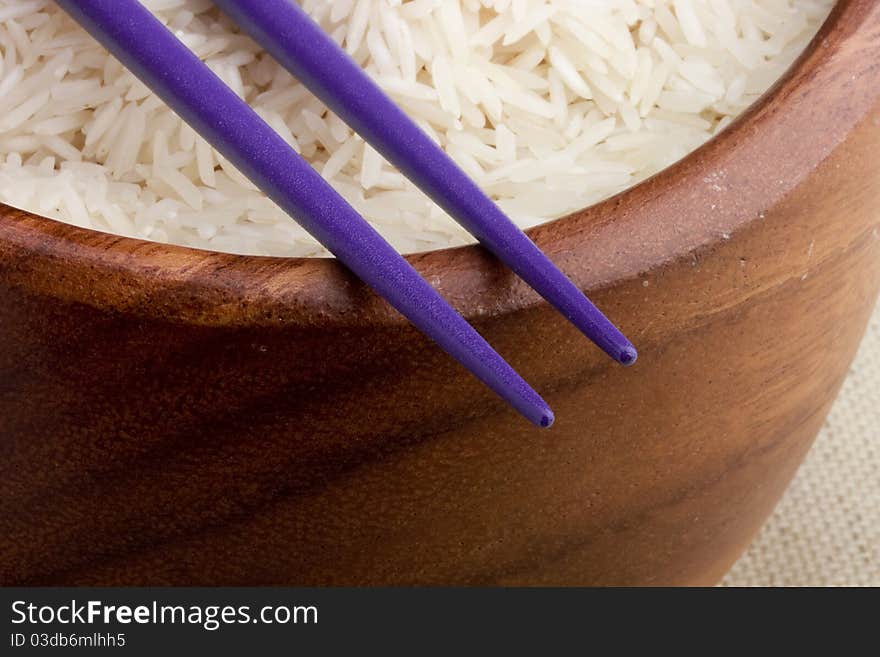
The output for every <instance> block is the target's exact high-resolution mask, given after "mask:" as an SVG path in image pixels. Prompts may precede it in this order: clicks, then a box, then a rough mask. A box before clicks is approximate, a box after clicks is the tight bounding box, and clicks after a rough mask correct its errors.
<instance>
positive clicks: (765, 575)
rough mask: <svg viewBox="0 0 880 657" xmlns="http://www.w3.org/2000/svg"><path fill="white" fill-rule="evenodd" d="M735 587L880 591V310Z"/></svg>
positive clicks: (737, 569) (737, 570)
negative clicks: (836, 587)
mask: <svg viewBox="0 0 880 657" xmlns="http://www.w3.org/2000/svg"><path fill="white" fill-rule="evenodd" d="M723 584H725V585H728V586H834V585H853V586H855V585H861V586H880V306H878V308H877V309H876V310H875V311H874V316H873V318H872V319H871V323H870V325H869V326H868V331H867V333H866V334H865V339H864V341H863V342H862V346H861V348H860V350H859V354H858V356H857V357H856V360H855V362H854V363H853V366H852V370H851V371H850V374H849V376H848V378H847V380H846V382H845V383H844V385H843V389H842V390H841V394H840V397H838V399H837V402H835V404H834V407H833V408H832V410H831V413H830V414H829V416H828V419H827V420H826V422H825V426H824V427H823V428H822V432H821V433H820V434H819V437H818V438H817V439H816V444H815V445H814V447H813V449H812V451H811V452H810V454H809V456H808V457H807V459H806V461H805V462H804V464H803V466H801V469H800V471H799V472H798V474H797V476H796V477H795V480H794V482H792V485H791V487H790V488H789V489H788V492H787V493H786V494H785V497H784V498H783V499H782V502H780V504H779V506H778V507H777V509H776V511H775V513H774V514H773V516H772V517H771V518H770V520H769V521H768V522H767V524H766V526H765V527H764V529H763V530H762V531H761V533H760V534H759V535H758V538H757V539H755V542H754V543H753V544H752V545H751V547H750V548H749V549H748V551H747V552H746V554H745V555H743V557H742V558H741V559H740V560H739V561H738V562H737V563H736V564H735V565H734V567H733V569H732V570H731V571H730V573H728V575H727V577H726V578H725V579H724V582H723Z"/></svg>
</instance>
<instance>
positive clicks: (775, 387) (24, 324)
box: [0, 0, 880, 585]
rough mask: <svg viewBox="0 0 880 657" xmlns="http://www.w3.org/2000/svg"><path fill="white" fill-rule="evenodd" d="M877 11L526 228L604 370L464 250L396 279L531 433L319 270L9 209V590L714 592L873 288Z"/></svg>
mask: <svg viewBox="0 0 880 657" xmlns="http://www.w3.org/2000/svg"><path fill="white" fill-rule="evenodd" d="M878 153H880V3H877V2H874V1H873V0H849V1H842V2H840V3H839V5H838V7H837V9H836V10H835V13H834V14H833V15H832V17H831V19H829V22H828V23H827V24H826V26H825V28H824V29H823V31H822V32H821V33H820V35H819V36H818V37H817V39H816V41H815V42H814V43H813V45H812V46H811V48H810V49H809V50H808V52H807V53H806V54H805V55H804V57H802V58H801V60H799V62H798V64H797V65H796V66H795V67H794V68H793V70H792V71H791V72H790V73H789V74H788V75H787V76H786V78H785V79H784V80H783V81H781V82H780V83H779V84H778V85H777V86H776V87H775V88H774V89H773V90H772V91H771V92H770V93H769V94H768V95H767V96H765V97H764V99H763V100H762V101H761V102H760V103H759V104H758V105H757V106H756V107H754V108H753V109H752V110H751V111H750V112H749V113H748V114H747V115H746V116H744V117H743V118H742V119H741V120H740V121H738V122H737V123H736V124H735V125H734V126H733V127H731V128H730V129H729V130H728V131H726V132H725V133H723V134H722V135H721V136H720V137H719V138H717V139H715V140H713V141H712V142H710V143H709V144H707V145H706V146H705V147H703V148H702V149H700V150H699V151H697V152H696V153H694V154H692V155H691V156H689V157H687V158H686V159H685V160H683V161H682V162H680V163H679V164H677V165H676V166H674V167H672V168H671V169H669V170H667V171H665V172H663V173H661V174H660V175H658V176H656V177H655V178H653V179H651V180H649V181H647V182H645V183H643V184H641V185H639V186H638V187H636V188H633V189H632V190H629V191H627V192H625V193H623V194H621V195H619V196H617V197H615V198H613V199H610V200H608V201H606V202H604V203H601V204H599V205H597V206H594V207H591V208H588V209H587V210H584V211H583V212H581V213H578V214H576V215H574V216H571V217H567V218H565V219H562V220H559V221H556V222H553V223H551V224H548V225H545V226H542V227H540V228H538V229H535V230H534V231H532V232H531V234H532V235H533V236H534V238H535V239H536V241H537V242H538V243H539V245H540V246H541V247H542V248H543V249H545V250H546V251H547V252H548V254H549V255H550V256H551V257H552V258H553V259H554V260H555V261H556V262H557V263H558V264H559V265H560V266H561V267H562V268H563V269H564V270H565V271H566V273H568V274H569V275H570V276H571V277H572V279H573V280H574V281H575V282H576V283H577V284H578V285H579V286H580V287H581V288H582V289H584V290H587V291H588V292H589V293H590V294H591V296H592V298H593V299H594V301H596V302H597V304H598V305H599V306H600V307H601V308H603V309H604V310H605V311H606V312H607V314H608V315H609V316H610V317H611V318H612V319H613V320H615V321H617V322H619V323H620V325H621V326H622V328H623V329H624V330H625V332H627V333H628V335H629V336H630V337H631V338H633V340H634V342H635V343H636V344H637V346H638V347H639V350H640V359H639V362H638V364H637V365H636V366H635V367H634V368H630V369H623V368H620V367H618V366H615V365H614V364H612V363H609V362H608V361H607V360H606V359H605V358H604V357H603V356H602V355H601V354H600V353H599V352H598V350H597V349H595V348H594V347H592V346H591V345H590V344H588V343H587V341H586V340H584V339H583V338H582V337H581V336H580V335H579V334H577V332H576V331H575V330H574V329H573V328H572V327H570V326H569V325H568V324H567V323H566V322H565V321H563V320H562V319H561V318H560V317H559V316H558V315H557V314H556V313H555V312H554V311H553V310H552V309H551V308H549V307H548V306H547V305H546V304H544V303H543V302H541V300H540V299H538V298H536V296H535V295H534V293H532V292H531V291H530V290H529V289H528V288H527V287H526V286H524V285H523V284H522V283H520V282H519V281H517V280H515V279H514V278H513V276H512V275H511V274H509V273H508V272H506V271H505V270H504V269H503V268H502V267H500V266H499V265H498V264H497V263H495V262H494V261H492V260H491V259H490V258H489V257H488V256H486V255H485V254H484V253H483V252H482V251H480V250H479V249H477V248H474V247H468V248H463V249H453V250H446V251H439V252H433V253H429V254H422V255H417V256H412V257H411V261H412V262H413V263H414V265H415V266H416V267H417V268H418V269H419V271H420V272H421V273H422V274H423V275H425V276H426V277H427V278H428V280H430V281H432V283H433V284H434V285H435V286H436V287H437V288H438V289H439V290H440V291H441V292H442V293H443V294H444V295H445V296H446V297H447V298H448V299H449V300H450V301H451V302H452V303H453V304H454V305H455V306H456V307H457V308H458V309H459V310H461V311H462V312H463V313H464V314H465V315H466V316H467V317H468V318H469V319H470V320H471V321H473V322H474V324H475V325H476V326H477V328H478V329H479V330H480V331H481V332H482V333H483V334H484V335H485V336H486V337H487V338H488V340H489V341H490V343H492V344H493V346H495V347H496V348H497V349H498V351H499V352H500V353H501V354H502V355H503V356H505V357H507V358H508V359H509V360H510V362H511V363H512V364H513V365H514V367H516V368H517V369H518V370H519V371H520V372H521V373H522V374H523V375H524V376H525V377H526V379H527V380H529V381H530V382H531V383H533V384H534V385H535V387H536V388H537V389H538V391H539V392H540V393H541V394H542V395H543V396H544V397H545V398H546V399H547V400H548V401H549V402H550V403H551V405H552V406H553V408H554V410H555V411H556V414H557V424H556V425H555V426H554V427H553V428H552V429H550V430H549V431H540V430H537V429H534V428H532V427H531V426H530V425H528V424H527V423H526V422H524V421H523V420H521V419H520V418H519V417H518V416H516V415H515V414H514V413H513V412H512V411H510V410H508V409H506V408H505V407H504V405H503V404H502V403H501V402H500V401H498V400H496V399H494V398H493V397H492V395H491V393H489V392H487V391H486V390H484V389H483V388H482V387H481V386H480V385H479V384H478V383H477V382H476V381H475V380H473V379H472V378H471V377H470V376H469V375H468V374H467V373H466V372H464V371H463V370H462V369H461V368H460V367H459V366H458V365H456V364H455V363H454V362H452V361H451V360H450V359H449V358H448V357H446V356H445V355H444V354H443V353H442V352H440V351H439V350H438V349H437V348H435V347H434V346H433V345H431V344H429V343H427V342H426V341H425V339H423V338H422V337H421V336H420V335H419V334H418V333H417V332H416V331H414V330H413V329H412V328H410V327H409V326H408V325H407V324H406V323H405V321H404V320H403V319H402V318H400V317H399V316H398V315H396V314H395V313H394V311H392V310H391V309H390V308H388V307H387V306H386V305H385V303H384V302H382V301H381V300H380V299H376V298H375V297H374V296H373V295H372V294H371V293H370V292H369V291H368V290H366V289H365V288H364V286H363V285H361V284H360V283H359V282H358V281H356V280H354V279H353V278H352V277H351V276H350V275H349V274H347V273H346V272H345V271H344V270H343V269H342V268H340V267H339V266H338V265H337V264H336V263H335V262H334V261H330V260H289V259H277V258H253V257H241V256H231V255H222V254H214V253H207V252H199V251H194V250H189V249H184V248H178V247H171V246H164V245H157V244H150V243H145V242H139V241H136V240H130V239H123V238H118V237H113V236H108V235H104V234H101V233H96V232H92V231H85V230H81V229H77V228H74V227H71V226H66V225H62V224H59V223H56V222H52V221H48V220H46V219H42V218H39V217H35V216H32V215H27V214H25V213H22V212H18V211H15V210H12V209H9V208H2V209H0V583H3V584H145V585H158V584H175V585H184V584H204V585H209V584H251V585H257V584H290V585H296V584H299V585H311V584H314V585H321V584H349V585H351V584H428V583H431V584H709V583H712V582H714V581H716V580H717V579H718V578H720V576H721V575H722V574H723V573H724V572H725V571H726V569H727V568H728V567H729V565H730V564H731V563H732V562H733V561H734V560H735V559H736V557H737V556H738V555H739V554H740V552H741V551H742V550H743V549H744V547H745V546H746V545H747V543H748V542H749V540H750V539H751V537H752V536H753V535H754V534H755V532H756V531H757V530H758V528H759V527H760V525H761V523H762V522H763V521H764V519H765V518H766V517H767V515H768V514H769V512H770V511H771V509H772V508H773V505H774V504H775V503H776V501H777V500H778V499H779V497H780V495H781V493H782V491H783V490H784V489H785V487H786V485H787V484H788V482H789V480H790V479H791V477H792V476H793V474H794V472H795V470H796V468H797V466H798V465H799V463H800V461H801V459H802V458H803V456H804V454H805V453H806V451H807V450H808V449H809V446H810V444H811V442H812V440H813V438H814V436H815V434H816V432H817V430H818V428H819V426H820V425H821V423H822V421H823V418H824V417H825V414H826V412H827V411H828V408H829V406H830V404H831V402H832V401H833V399H834V396H835V395H836V392H837V389H838V388H839V386H840V383H841V381H842V379H843V377H844V374H845V372H846V370H847V367H848V366H849V363H850V360H851V358H852V356H853V354H854V352H855V349H856V347H857V344H858V341H859V339H860V337H861V334H862V331H863V329H864V325H865V322H866V320H867V317H868V315H869V312H870V310H871V307H872V306H873V303H874V300H875V298H876V296H877V292H878V287H880V161H878Z"/></svg>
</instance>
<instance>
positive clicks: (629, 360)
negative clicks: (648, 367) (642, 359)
mask: <svg viewBox="0 0 880 657" xmlns="http://www.w3.org/2000/svg"><path fill="white" fill-rule="evenodd" d="M638 357H639V352H638V351H636V348H635V347H633V346H632V345H631V344H626V345H624V347H623V348H621V350H620V353H619V354H618V356H617V362H619V363H620V364H621V365H623V366H624V367H629V366H630V365H632V364H633V363H635V362H636V360H637V359H638Z"/></svg>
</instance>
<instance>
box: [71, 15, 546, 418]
mask: <svg viewBox="0 0 880 657" xmlns="http://www.w3.org/2000/svg"><path fill="white" fill-rule="evenodd" d="M57 2H58V4H59V5H60V6H61V7H62V8H63V9H64V10H65V11H66V12H67V13H68V14H70V15H71V16H72V17H73V18H74V20H76V21H77V22H78V23H80V25H82V26H83V27H84V28H85V29H86V30H87V31H88V32H90V33H91V34H92V36H93V37H94V38H95V39H96V40H98V41H99V42H100V43H101V44H102V45H103V46H104V47H105V48H107V50H109V51H110V52H111V53H112V54H113V55H115V56H116V57H117V59H119V61H120V62H122V63H123V64H124V65H125V66H126V67H127V68H128V69H129V70H131V71H132V72H133V73H134V74H135V75H136V76H137V77H138V78H140V80H141V81H142V82H143V83H144V84H145V85H147V86H148V87H149V88H151V89H152V90H153V91H154V92H155V93H156V94H158V95H159V96H160V97H161V98H162V99H163V100H164V101H165V102H166V103H167V104H168V105H169V106H170V107H171V108H172V109H173V110H174V111H175V112H177V114H178V115H179V116H180V117H181V118H182V119H183V120H184V121H186V122H187V123H189V124H190V125H191V126H192V127H193V128H194V129H195V130H196V132H198V133H199V134H200V135H201V136H202V137H203V138H205V139H206V140H207V141H208V142H209V143H211V144H212V145H213V146H214V147H215V148H217V150H218V151H220V152H221V153H222V154H223V155H224V157H226V158H227V159H228V160H229V161H230V162H231V163H232V164H233V165H234V166H235V167H237V168H238V169H239V170H240V171H241V172H242V173H244V174H245V175H246V176H247V177H248V178H250V179H251V180H252V181H253V182H254V184H256V185H257V187H259V188H260V189H261V190H262V191H263V192H265V193H266V194H267V195H268V196H269V197H270V198H271V199H272V200H274V201H275V202H276V203H277V204H278V205H279V206H281V208H283V209H284V210H285V211H286V212H288V213H289V214H290V215H291V216H293V217H294V218H295V219H296V220H297V221H298V222H299V223H300V224H301V225H302V226H303V227H304V228H305V229H306V230H307V231H308V232H309V233H311V234H312V235H313V236H314V237H315V238H316V239H317V240H318V241H319V242H321V243H322V244H323V245H324V246H326V247H327V249H329V250H330V251H331V252H332V253H333V254H335V255H336V257H337V258H338V259H339V260H340V261H341V262H343V263H344V264H345V265H346V266H347V267H348V268H349V269H351V270H352V271H353V272H354V273H355V274H356V275H357V276H359V277H360V278H361V279H362V280H363V281H364V282H365V283H367V284H368V285H370V287H372V288H373V289H374V290H376V292H378V293H379V294H380V295H381V296H383V297H384V298H385V299H386V300H388V302H389V303H391V305H392V306H394V307H395V308H396V309H397V310H399V311H400V312H401V313H402V314H403V315H405V316H406V317H407V318H408V319H409V320H410V321H411V322H412V323H413V324H414V325H415V326H416V327H418V328H419V329H420V330H421V331H422V332H423V333H425V334H426V335H428V336H430V337H431V338H432V339H433V340H435V341H436V342H437V344H439V345H440V346H441V347H442V348H443V349H444V350H445V351H446V352H447V353H449V354H450V355H451V356H452V357H453V358H455V359H456V360H458V361H459V362H460V363H461V364H462V365H464V366H465V367H466V368H468V369H469V370H470V371H471V372H473V373H474V375H475V376H477V378H479V379H480V380H481V381H483V382H484V383H485V384H486V385H487V386H489V387H490V388H491V389H492V390H494V391H495V392H496V393H497V394H498V395H500V396H501V397H502V398H503V399H505V400H506V401H507V402H508V403H509V404H510V405H511V406H513V407H514V408H515V409H516V410H518V411H519V412H520V413H522V414H523V415H524V416H525V417H526V418H528V419H529V420H531V421H532V422H533V423H535V424H536V425H538V426H542V427H547V426H550V424H552V422H553V412H552V411H551V410H550V408H549V407H548V406H547V403H546V402H545V401H544V400H543V399H541V397H540V396H539V395H538V394H537V393H536V392H535V391H534V390H532V388H531V387H529V385H528V384H527V383H526V382H525V381H524V380H523V379H522V378H521V377H520V376H519V375H518V374H517V373H516V372H515V371H514V370H513V369H512V368H511V367H510V366H509V365H508V364H507V363H506V362H505V361H504V360H503V359H502V358H501V357H500V356H499V355H498V354H497V353H495V351H494V350H493V349H492V347H490V346H489V344H488V343H487V342H486V341H485V340H484V339H483V338H482V337H480V334H479V333H477V332H476V331H475V330H474V329H473V327H471V325H470V324H468V323H467V322H466V321H465V320H464V319H463V318H462V317H461V315H459V314H458V313H457V312H455V310H453V309H452V307H451V306H450V305H449V304H447V303H446V302H445V301H444V300H443V298H442V297H441V296H440V295H439V294H438V293H437V291H436V290H435V289H434V288H433V287H431V286H430V285H429V284H428V283H427V282H426V281H425V280H424V279H422V278H421V277H420V276H419V275H418V273H417V272H416V271H415V270H414V269H413V268H412V267H411V266H410V265H409V263H407V261H406V260H404V258H403V257H402V256H401V255H400V254H398V253H397V252H396V251H395V250H394V249H393V248H391V246H390V245H389V244H388V243H387V242H386V241H385V240H384V239H382V237H381V236H380V235H379V233H377V232H376V231H375V230H374V229H373V228H372V227H371V226H370V225H369V224H368V223H367V222H366V221H365V220H364V219H363V218H362V217H361V216H360V215H359V214H358V213H357V212H356V211H355V210H354V208H352V207H351V206H350V205H349V204H348V203H347V202H346V201H345V200H344V199H343V198H342V197H341V196H340V195H339V194H338V193H337V192H336V191H335V190H334V189H333V188H332V187H331V186H330V185H329V184H328V183H327V182H326V181H324V179H323V178H321V176H320V175H318V173H317V172H316V171H315V170H314V169H312V168H311V167H310V166H309V165H308V164H307V163H306V162H305V160H303V159H302V158H301V157H300V156H299V155H297V153H296V152H295V151H294V150H293V149H292V148H291V147H290V146H288V145H287V143H286V142H285V141H284V140H283V139H282V138H281V137H280V136H279V135H278V134H277V133H276V132H275V131H274V130H272V128H270V127H269V125H268V124H266V123H265V122H264V121H263V120H262V119H261V118H260V117H259V116H258V115H257V114H256V113H255V112H254V111H253V110H252V109H251V108H250V107H249V106H248V105H247V103H245V102H244V101H242V100H241V99H240V98H239V97H238V96H236V95H235V93H234V92H233V91H232V90H231V89H229V87H227V86H226V85H225V84H224V83H223V81H222V80H220V78H219V77H217V76H216V75H214V73H212V72H211V70H210V69H209V68H208V67H207V66H206V65H205V64H203V63H202V62H201V61H200V60H199V59H198V57H196V56H195V55H194V54H193V53H192V52H191V51H190V50H189V49H188V48H186V46H184V45H183V44H182V43H181V42H180V41H179V40H178V39H177V38H176V37H175V36H174V35H173V34H172V33H171V32H170V31H169V30H168V29H167V28H165V26H163V25H162V24H161V23H160V22H159V21H158V20H157V19H156V18H155V17H154V16H153V15H152V14H151V13H150V12H149V11H148V10H147V9H146V8H145V7H144V6H143V5H141V4H140V3H139V2H138V1H137V0H57Z"/></svg>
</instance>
